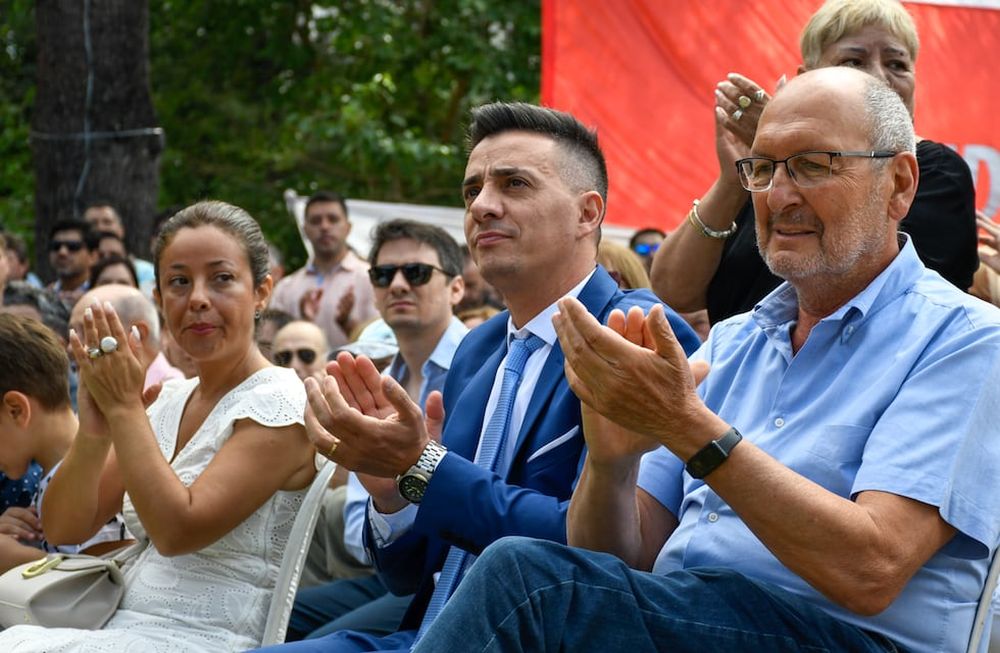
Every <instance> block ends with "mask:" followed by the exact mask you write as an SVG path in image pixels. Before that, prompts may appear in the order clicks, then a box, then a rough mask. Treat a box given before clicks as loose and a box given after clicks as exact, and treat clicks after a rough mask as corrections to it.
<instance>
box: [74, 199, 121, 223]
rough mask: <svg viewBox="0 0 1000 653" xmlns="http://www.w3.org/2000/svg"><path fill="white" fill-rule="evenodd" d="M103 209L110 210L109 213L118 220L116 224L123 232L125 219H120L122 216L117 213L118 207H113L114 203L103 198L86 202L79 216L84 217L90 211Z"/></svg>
mask: <svg viewBox="0 0 1000 653" xmlns="http://www.w3.org/2000/svg"><path fill="white" fill-rule="evenodd" d="M104 207H107V208H109V209H111V212H112V213H114V214H115V219H116V220H118V224H119V225H120V226H121V228H122V229H123V230H124V229H125V219H124V218H122V214H121V213H120V212H119V211H118V207H117V206H115V203H114V202H112V201H110V200H107V199H105V198H103V197H98V198H95V199H92V200H90V201H89V202H87V204H86V205H85V206H84V207H83V213H81V214H80V215H84V214H85V213H86V212H87V211H89V210H90V209H100V208H104Z"/></svg>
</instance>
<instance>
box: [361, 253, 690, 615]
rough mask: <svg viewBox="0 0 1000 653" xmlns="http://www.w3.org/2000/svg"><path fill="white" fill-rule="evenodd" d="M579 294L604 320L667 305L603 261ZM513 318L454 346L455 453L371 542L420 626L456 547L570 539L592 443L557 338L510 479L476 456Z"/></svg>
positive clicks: (446, 438)
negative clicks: (401, 519)
mask: <svg viewBox="0 0 1000 653" xmlns="http://www.w3.org/2000/svg"><path fill="white" fill-rule="evenodd" d="M579 300H580V301H581V302H582V303H583V305H584V306H586V307H587V310H589V311H590V312H591V314H593V315H595V316H596V317H597V318H598V319H600V321H601V322H605V321H606V319H607V316H608V314H609V313H610V312H611V310H612V309H614V308H620V309H622V310H624V311H626V312H627V311H628V309H629V308H630V307H632V306H640V307H642V308H643V309H644V310H648V309H649V308H651V307H652V306H653V305H654V304H656V303H659V300H658V299H657V298H656V296H655V295H653V294H652V293H651V292H649V291H646V290H639V291H630V292H622V291H621V290H619V289H618V286H617V284H616V283H615V281H614V280H613V279H612V278H611V277H610V276H609V275H608V273H607V272H606V271H605V270H604V268H602V267H600V266H598V268H597V271H596V273H595V274H594V276H593V277H591V279H590V281H589V282H588V283H587V285H586V286H584V288H583V290H582V291H581V293H580V296H579ZM666 314H667V317H668V319H669V320H670V326H671V327H672V328H673V330H674V333H675V334H676V335H677V338H678V340H679V341H680V343H681V345H682V346H683V347H684V351H685V352H687V353H688V354H690V353H692V352H693V351H694V350H695V349H697V348H698V346H699V345H700V344H701V343H700V342H699V340H698V337H697V336H696V335H695V333H694V332H693V331H692V330H691V328H690V327H689V326H688V325H687V323H685V322H684V321H683V320H682V319H681V318H680V317H679V316H678V315H677V314H676V313H674V312H673V311H672V310H671V309H669V308H668V309H667V311H666ZM508 316H509V314H508V313H507V312H506V311H504V312H503V313H501V314H500V315H497V316H495V317H494V318H492V319H491V320H489V321H487V322H486V323H484V324H482V325H480V326H479V327H477V328H476V329H474V330H473V331H471V332H470V333H469V334H468V335H467V336H466V337H465V339H464V340H463V341H462V344H461V345H460V346H459V348H458V351H456V352H455V358H454V360H453V362H452V366H451V369H450V370H449V372H448V379H447V381H446V382H445V386H444V401H445V410H446V413H445V424H444V432H443V436H442V441H443V443H444V445H445V446H446V447H447V448H448V451H449V453H448V454H447V455H446V456H445V457H444V459H443V460H442V461H441V463H440V464H439V465H438V467H437V469H436V470H435V472H434V477H433V479H432V480H431V482H430V484H429V485H428V487H427V493H426V494H425V495H424V498H423V501H422V502H421V504H420V509H419V511H418V512H417V517H416V521H415V522H414V524H413V527H412V528H411V530H410V531H409V532H408V533H406V534H405V535H403V536H401V537H400V538H399V539H397V540H396V541H395V542H393V543H392V544H391V545H389V546H387V547H385V548H384V549H378V548H377V547H374V546H372V547H370V550H371V551H372V554H373V557H374V559H375V563H376V565H377V566H378V568H379V572H380V573H381V574H382V578H383V580H384V581H385V582H386V585H387V586H388V587H389V589H390V590H392V592H393V593H395V594H409V593H411V592H416V596H415V597H414V600H413V603H411V605H410V609H409V611H408V612H407V614H406V617H405V618H404V619H403V623H402V627H401V629H403V630H405V629H407V628H416V627H418V626H419V625H420V620H421V619H422V618H423V614H424V611H425V610H426V608H427V602H428V601H429V600H430V595H431V593H432V592H433V590H434V580H433V575H434V573H435V572H437V571H440V569H441V566H442V565H443V564H444V558H445V556H446V555H447V550H448V546H449V545H456V546H459V547H461V548H463V549H465V550H467V551H469V552H471V553H473V554H479V553H480V552H481V551H482V550H483V549H484V548H486V547H487V546H488V545H489V544H491V543H492V542H494V541H495V540H497V539H499V538H501V537H504V536H507V535H524V536H529V537H537V538H541V539H546V540H553V541H556V542H563V543H565V541H566V510H567V508H568V507H569V499H570V496H571V495H572V493H573V488H574V487H575V485H576V481H577V478H578V476H579V473H580V469H581V467H582V464H583V458H584V452H585V447H584V439H583V433H582V432H581V429H580V401H579V399H577V398H576V395H574V394H573V391H572V390H570V387H569V384H568V382H567V381H566V376H565V374H564V372H563V364H564V358H563V352H562V349H561V348H560V347H559V344H558V343H556V346H555V347H554V348H553V349H552V351H551V353H550V354H549V357H548V359H547V360H546V361H545V366H544V367H543V369H542V373H541V376H540V377H539V379H538V383H537V385H536V386H535V390H534V394H533V395H532V397H531V400H530V402H529V405H528V412H527V414H526V415H525V418H524V423H523V425H522V427H521V432H520V433H519V434H518V439H517V445H516V449H515V451H514V456H513V459H512V461H511V466H510V470H509V471H508V473H507V476H506V478H502V477H500V476H499V475H498V474H496V473H495V472H491V471H489V470H487V469H484V468H482V467H479V466H477V465H476V464H475V463H474V462H472V460H473V458H474V457H475V454H476V449H477V447H478V444H479V436H480V433H481V431H482V428H483V417H484V411H485V408H486V403H487V400H488V398H489V396H490V390H491V389H492V387H493V381H494V378H495V376H496V373H497V369H498V368H499V366H500V361H501V360H503V357H504V356H505V355H506V353H507V344H506V342H505V340H506V335H507V320H508ZM365 522H366V525H367V523H368V520H367V519H366V520H365ZM369 529H370V526H367V527H366V531H368V532H366V538H367V539H368V541H369V542H370V541H372V540H371V533H370V530H369Z"/></svg>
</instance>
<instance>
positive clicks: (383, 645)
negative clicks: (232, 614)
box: [257, 630, 462, 653]
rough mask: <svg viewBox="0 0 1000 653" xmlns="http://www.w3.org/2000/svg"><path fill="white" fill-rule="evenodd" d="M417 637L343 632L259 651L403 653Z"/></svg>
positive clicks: (405, 633)
mask: <svg viewBox="0 0 1000 653" xmlns="http://www.w3.org/2000/svg"><path fill="white" fill-rule="evenodd" d="M416 636H417V631H415V630H404V631H401V632H398V633H393V634H392V635H389V636H387V637H377V636H375V635H368V634H366V633H359V632H357V631H355V630H341V631H340V632H337V633H333V634H332V635H327V636H326V637H320V638H318V639H303V640H302V641H300V642H286V643H285V644H276V645H274V646H267V647H264V648H259V649H257V651H259V652H260V653H401V652H403V651H409V650H410V648H412V646H413V640H414V638H416ZM456 650H459V651H460V650H462V649H456Z"/></svg>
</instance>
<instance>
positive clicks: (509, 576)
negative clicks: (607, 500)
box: [413, 537, 897, 653]
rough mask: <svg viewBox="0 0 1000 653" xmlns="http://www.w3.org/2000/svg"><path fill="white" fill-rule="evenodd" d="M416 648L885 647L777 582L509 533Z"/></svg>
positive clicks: (697, 650) (635, 652)
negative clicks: (657, 564) (655, 564)
mask: <svg viewBox="0 0 1000 653" xmlns="http://www.w3.org/2000/svg"><path fill="white" fill-rule="evenodd" d="M413 650H414V653H441V652H442V651H462V652H463V653H473V652H478V651H495V652H498V653H499V652H503V653H511V652H513V651H525V652H530V653H539V652H542V651H573V652H574V653H577V652H581V651H582V652H586V651H595V652H597V651H600V652H601V653H604V652H607V651H626V652H628V653H644V652H646V651H670V652H671V653H706V652H707V651H711V652H712V653H723V652H729V651H732V652H733V653H745V652H746V651H768V652H769V651H809V652H811V653H820V652H826V651H828V652H830V653H840V652H842V651H852V652H872V653H875V652H879V653H885V652H892V651H896V650H897V648H896V647H895V646H894V645H893V644H892V642H890V641H888V640H887V639H886V638H884V637H882V636H880V635H877V634H873V633H866V632H865V631H863V630H861V629H859V628H856V627H854V626H852V625H849V624H846V623H843V622H841V621H838V620H836V619H834V618H833V617H831V616H829V615H827V614H826V613H825V612H822V611H821V610H819V609H817V608H814V607H812V606H811V605H808V604H804V603H803V602H802V601H801V600H800V599H798V598H797V597H795V596H794V595H792V594H789V593H788V592H785V591H784V590H781V589H779V588H777V587H774V586H771V585H768V584H765V583H760V582H757V581H754V580H751V579H749V578H747V577H745V576H743V575H741V574H738V573H736V572H733V571H730V570H727V569H716V568H694V569H687V570H684V571H680V572H673V573H670V574H667V575H654V574H648V573H643V572H638V571H635V570H633V569H630V568H629V567H628V566H627V565H625V563H623V562H622V561H621V560H619V559H618V558H615V557H614V556H611V555H607V554H603V553H594V552H592V551H584V550H581V549H573V548H569V547H566V546H562V545H558V544H554V543H552V542H546V541H541V540H531V539H527V538H519V537H518V538H513V537H511V538H504V539H501V540H498V541H497V542H495V543H494V544H493V545H491V546H490V547H489V548H487V549H486V551H485V552H484V553H483V555H482V556H481V557H480V558H479V559H478V560H477V561H476V563H475V564H474V565H473V566H472V567H471V568H470V570H469V573H468V574H467V575H466V577H465V578H464V579H463V581H462V584H461V585H459V587H458V590H457V591H456V592H455V594H454V595H453V596H452V597H451V600H450V601H448V603H447V605H446V606H445V608H444V610H443V611H442V612H441V614H440V615H439V616H438V618H437V620H436V621H435V623H434V625H433V626H432V627H431V628H430V630H428V631H427V633H426V634H425V635H424V637H423V638H422V639H421V640H420V642H419V643H418V644H417V646H416V648H414V649H413Z"/></svg>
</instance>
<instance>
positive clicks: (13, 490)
mask: <svg viewBox="0 0 1000 653" xmlns="http://www.w3.org/2000/svg"><path fill="white" fill-rule="evenodd" d="M41 480H42V466H41V465H39V464H38V463H36V462H35V461H34V460H32V461H31V464H30V465H28V470H27V471H26V472H25V473H24V475H23V476H21V478H8V477H7V475H6V474H4V473H3V472H0V513H2V512H3V511H4V510H6V509H7V508H11V507H14V508H25V507H27V506H30V505H31V499H32V497H34V496H35V491H36V490H38V484H39V482H41Z"/></svg>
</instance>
